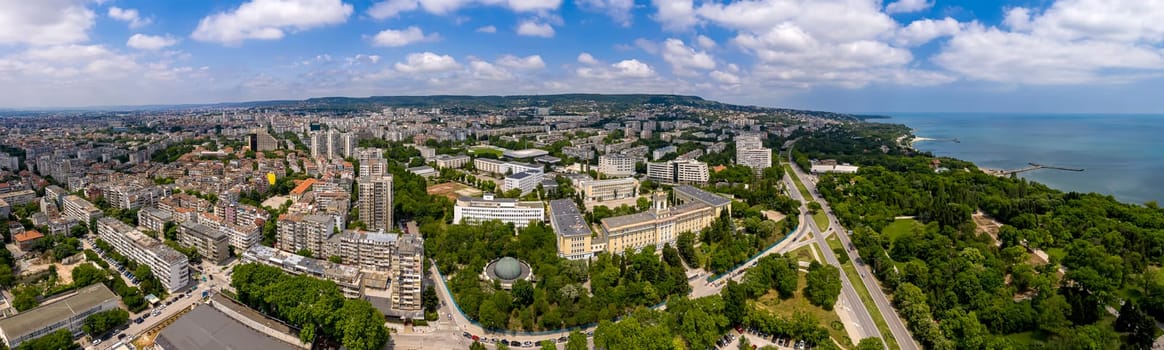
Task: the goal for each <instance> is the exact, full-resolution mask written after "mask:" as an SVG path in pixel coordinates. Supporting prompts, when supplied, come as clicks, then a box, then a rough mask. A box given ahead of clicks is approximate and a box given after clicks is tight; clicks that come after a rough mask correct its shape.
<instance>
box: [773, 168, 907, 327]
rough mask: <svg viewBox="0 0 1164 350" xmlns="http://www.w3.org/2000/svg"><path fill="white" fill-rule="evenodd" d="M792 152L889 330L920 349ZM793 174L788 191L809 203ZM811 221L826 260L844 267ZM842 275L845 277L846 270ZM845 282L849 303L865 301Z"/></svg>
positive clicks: (787, 180)
mask: <svg viewBox="0 0 1164 350" xmlns="http://www.w3.org/2000/svg"><path fill="white" fill-rule="evenodd" d="M791 155H792V152H791V150H790V151H789V152H788V163H789V164H791V168H792V170H793V172H794V173H795V176H796V177H798V178H800V180H801V182H803V183H804V186H805V188H807V189H808V192H809V194H810V195H811V196H812V198H811V199H810V200H813V201H816V202H817V203H819V204H820V205H821V208H822V209H821V210H824V211H825V214H827V215H828V219H829V227H832V231H833V232H834V233H835V234H836V235H837V239H839V240H840V241H841V245H842V246H844V247H845V249H843V250H844V252H845V254H846V255H848V256H849V260H850V261H852V262H853V267H855V268H856V269H857V271H858V272H860V273H859V275H860V278H861V282H863V283H864V284H865V288H866V289H867V290H869V295H870V296H871V297H872V299H873V303H874V304H876V305H877V309H878V310H879V311H881V315H882V316H883V317H884V318H885V323H886V324H888V325H889V332H890V333H891V334H893V338H894V339H895V340H897V343H898V345H899V346H900V347H901V349H902V350H916V349H920V348H921V347H920V346H918V344H917V342H916V341H915V340H914V339H913V336H912V335H911V334H910V333H909V329H908V328H906V327H905V322H903V321H902V320H901V316H900V315H898V314H897V309H894V308H893V304H890V303H889V298H888V297H886V296H885V293H884V292H882V291H881V284H880V283H878V281H877V279H876V278H874V277H873V272H872V270H871V269H870V268H869V266H868V265H866V264H865V263H864V261H862V260H861V258H860V257H859V256H857V254H856V252H855V251H853V250H852V247H853V245H852V243H851V241H850V240H849V233H848V230H845V228H844V227H842V226H841V222H840V221H839V220H837V217H836V216H835V215H833V210H832V208H830V207H829V204H828V202H827V201H825V200H824V199H822V198H820V193H819V192H817V189H816V182H815V181H811V180H810V177H809V176H808V175H807V174H805V173H804V171H803V170H801V169H800V167H798V166H797V165H796V163H795V162H793V161H792V156H791ZM789 175H791V174H785V177H784V181H785V184H786V185H787V186H788V188H789V191H788V193H790V194H792V198H794V199H799V200H801V202H802V203H803V204H807V202H805V201H804V200H803V199H804V198H803V197H802V196H801V194H800V191H798V190H797V188H796V184H795V183H793V182H792V179H791V178H790V177H789ZM800 210H802V211H806V210H807V207H806V206H804V205H802V206H801V209H800ZM807 221H808V224H809V225H810V226H811V227H812V231H813V233H814V234H815V236H816V240H817V242H818V243H819V244H820V246H821V250H822V251H823V253H824V255H825V258H826V260H828V262H829V263H830V264H833V265H835V266H837V268H840V267H841V266H840V264H839V263H838V262H837V259H836V256H835V255H834V254H833V251H832V249H829V248H828V242H826V241H825V236H824V235H823V234H820V229H819V227H817V226H816V221H815V220H807ZM841 276H842V277H845V275H844V274H843V272H842V275H841ZM841 282H842V284H843V289H842V293H843V294H846V295H848V294H850V293H851V294H852V300H853V301H854V302H855V303H852V304H849V305H863V304H861V299H860V298H859V296H858V295H857V293H856V291H855V290H854V289H853V286H852V284H851V283H850V282H849V279H848V278H842V279H841ZM860 310H862V311H864V312H861V313H860V314H861V315H862V317H861V320H862V321H861V323H862V327H865V326H864V322H865V320H866V318H868V322H870V323H872V322H873V320H872V318H871V317H870V316H869V312H868V310H865V308H860ZM872 327H874V328H873V329H874V330H876V329H877V328H876V325H875V324H874V325H873V326H872Z"/></svg>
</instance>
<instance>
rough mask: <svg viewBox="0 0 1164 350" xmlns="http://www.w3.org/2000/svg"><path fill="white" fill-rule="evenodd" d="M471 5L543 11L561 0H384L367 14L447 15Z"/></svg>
mask: <svg viewBox="0 0 1164 350" xmlns="http://www.w3.org/2000/svg"><path fill="white" fill-rule="evenodd" d="M473 5H484V6H500V7H504V8H507V9H509V10H511V11H514V12H544V11H551V10H556V9H558V7H560V6H561V5H562V0H384V1H380V2H377V3H375V4H373V5H372V7H370V8H369V9H368V15H369V16H371V17H372V18H375V19H386V18H392V17H396V16H398V15H399V14H401V13H404V12H408V11H414V10H417V9H420V10H424V11H425V12H428V13H431V14H435V15H447V14H451V13H453V12H456V11H457V10H460V9H462V8H464V7H468V6H473Z"/></svg>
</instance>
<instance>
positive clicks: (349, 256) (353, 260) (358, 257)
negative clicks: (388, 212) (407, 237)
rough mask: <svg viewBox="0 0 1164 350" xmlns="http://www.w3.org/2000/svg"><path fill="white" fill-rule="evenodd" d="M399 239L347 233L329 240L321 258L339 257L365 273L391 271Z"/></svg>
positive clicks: (357, 232)
mask: <svg viewBox="0 0 1164 350" xmlns="http://www.w3.org/2000/svg"><path fill="white" fill-rule="evenodd" d="M398 238H399V235H398V234H395V233H379V232H360V231H347V232H344V233H341V234H338V235H335V236H332V237H331V238H330V239H328V242H327V247H325V248H324V254H323V255H320V258H330V257H332V256H338V257H339V258H340V259H341V260H342V261H343V263H344V264H347V265H357V266H359V267H360V270H364V271H390V270H391V269H392V252H393V251H394V250H395V247H396V242H397V240H398Z"/></svg>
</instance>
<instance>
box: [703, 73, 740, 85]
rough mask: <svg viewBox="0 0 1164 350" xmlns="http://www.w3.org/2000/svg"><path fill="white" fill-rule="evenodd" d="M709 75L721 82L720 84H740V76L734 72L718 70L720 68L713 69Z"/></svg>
mask: <svg viewBox="0 0 1164 350" xmlns="http://www.w3.org/2000/svg"><path fill="white" fill-rule="evenodd" d="M709 76H710V77H711V79H713V80H715V81H717V82H719V83H720V84H724V85H739V83H740V77H739V76H737V75H735V74H732V73H728V72H724V71H718V70H717V71H712V72H711V74H709Z"/></svg>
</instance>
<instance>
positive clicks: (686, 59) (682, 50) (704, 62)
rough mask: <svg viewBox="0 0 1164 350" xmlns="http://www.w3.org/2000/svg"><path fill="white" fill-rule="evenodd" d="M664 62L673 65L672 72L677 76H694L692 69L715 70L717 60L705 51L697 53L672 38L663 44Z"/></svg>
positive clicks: (680, 41) (681, 41)
mask: <svg viewBox="0 0 1164 350" xmlns="http://www.w3.org/2000/svg"><path fill="white" fill-rule="evenodd" d="M663 61H666V62H667V63H669V64H671V70H672V72H674V73H675V74H676V75H693V74H695V73H694V71H692V69H699V70H709V69H715V59H714V58H712V57H711V55H708V54H707V53H706V52H703V51H696V50H695V49H694V48H691V47H689V46H687V45H686V44H684V43H683V40H679V39H675V38H671V39H667V41H664V42H663Z"/></svg>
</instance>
